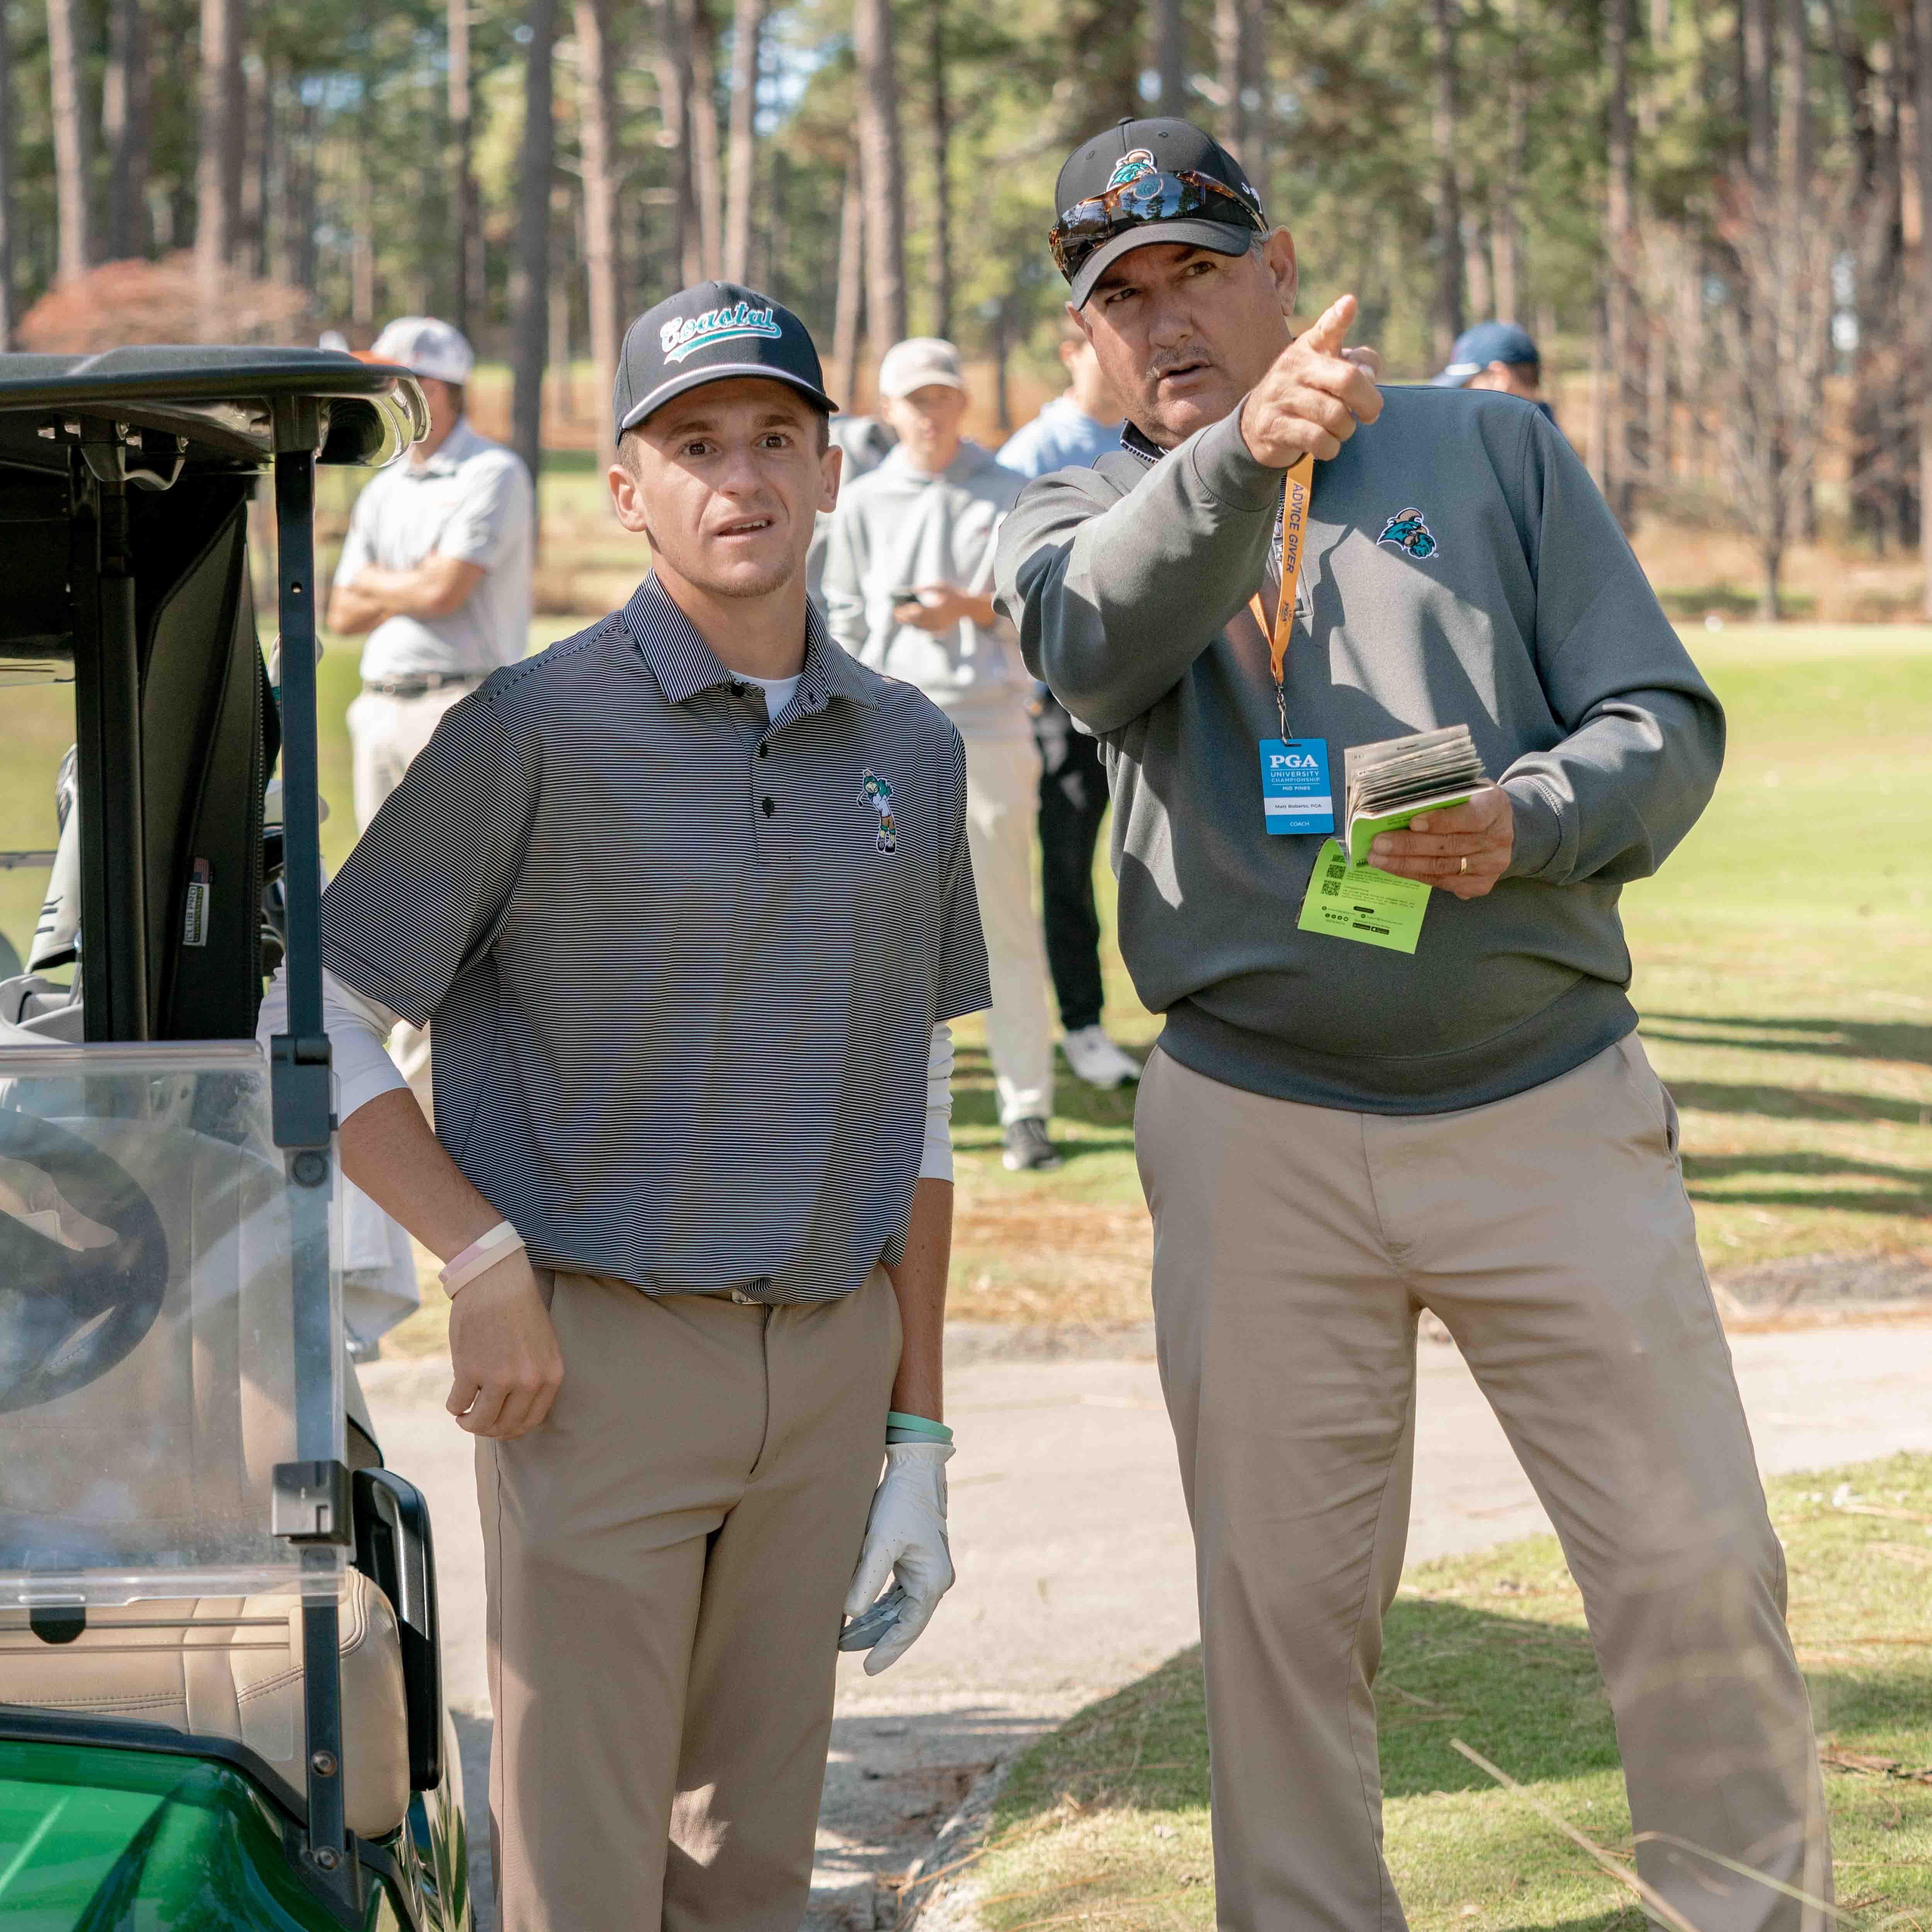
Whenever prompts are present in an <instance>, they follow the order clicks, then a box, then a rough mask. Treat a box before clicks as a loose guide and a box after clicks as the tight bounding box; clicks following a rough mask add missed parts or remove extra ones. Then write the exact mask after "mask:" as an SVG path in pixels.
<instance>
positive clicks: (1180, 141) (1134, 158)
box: [1053, 117, 1268, 308]
mask: <svg viewBox="0 0 1932 1932" xmlns="http://www.w3.org/2000/svg"><path fill="white" fill-rule="evenodd" d="M1184 172H1185V173H1193V174H1199V175H1206V176H1207V177H1208V178H1209V179H1210V180H1211V181H1219V182H1220V183H1221V184H1223V186H1224V187H1228V188H1231V189H1232V190H1233V191H1234V193H1235V194H1236V195H1238V196H1239V197H1240V198H1241V201H1242V202H1244V203H1245V204H1246V205H1247V208H1248V210H1249V211H1250V213H1251V214H1253V217H1254V219H1253V223H1252V224H1250V223H1249V222H1247V221H1246V220H1244V219H1243V218H1242V217H1241V213H1240V211H1239V210H1238V209H1237V208H1235V207H1234V206H1233V205H1232V203H1230V204H1228V207H1227V215H1226V218H1225V219H1223V218H1222V217H1218V216H1217V215H1216V214H1214V212H1213V206H1214V203H1215V202H1219V201H1220V197H1219V196H1214V197H1212V198H1211V202H1210V204H1209V205H1208V206H1207V207H1204V208H1200V209H1198V210H1196V211H1192V212H1190V213H1189V214H1184V215H1179V216H1176V217H1174V218H1173V219H1172V220H1167V219H1160V218H1155V219H1152V220H1141V221H1139V222H1136V223H1133V225H1131V226H1125V227H1124V228H1122V229H1121V231H1120V232H1119V233H1117V234H1114V235H1112V236H1109V238H1108V239H1106V241H1104V242H1102V243H1101V244H1100V246H1099V247H1098V248H1096V249H1094V251H1093V253H1092V254H1090V255H1088V256H1087V257H1085V259H1084V260H1082V261H1081V262H1080V263H1079V265H1078V266H1076V268H1075V269H1073V272H1072V273H1071V274H1070V275H1068V277H1067V280H1068V281H1069V282H1070V284H1071V285H1072V294H1073V305H1074V307H1075V308H1081V307H1083V306H1084V305H1085V302H1086V300H1087V298H1088V296H1090V295H1091V294H1092V293H1094V284H1095V283H1096V282H1097V281H1099V280H1100V277H1101V275H1102V274H1103V272H1105V271H1106V269H1107V268H1108V266H1109V265H1110V264H1111V263H1115V262H1118V260H1120V259H1121V257H1122V256H1123V255H1124V254H1127V253H1129V252H1130V251H1131V250H1133V249H1136V248H1145V247H1146V246H1147V245H1148V244H1149V243H1151V242H1171V243H1172V242H1178V243H1181V244H1182V245H1184V246H1189V247H1193V248H1211V249H1213V250H1214V252H1215V253H1216V254H1217V255H1244V254H1247V250H1248V245H1249V244H1250V242H1253V239H1255V236H1256V233H1262V234H1265V233H1267V232H1268V217H1267V216H1266V215H1265V214H1263V213H1262V198H1261V196H1259V195H1258V194H1257V193H1256V192H1255V190H1254V189H1253V186H1252V185H1251V184H1250V182H1249V180H1248V178H1247V175H1245V174H1244V173H1243V172H1242V171H1241V163H1240V162H1238V160H1235V157H1234V156H1233V155H1232V154H1229V151H1227V149H1226V148H1224V147H1223V146H1222V145H1221V144H1220V142H1219V141H1217V140H1216V139H1214V136H1212V135H1211V134H1208V133H1203V132H1202V130H1201V129H1200V128H1199V127H1196V126H1195V124H1194V123H1193V121H1181V120H1176V119H1172V118H1166V117H1160V118H1154V119H1151V120H1145V121H1121V122H1120V123H1119V124H1118V125H1117V126H1115V127H1109V129H1108V130H1107V131H1106V133H1104V134H1096V135H1095V136H1094V138H1093V139H1091V141H1088V142H1083V143H1082V145H1080V146H1079V147H1078V148H1075V149H1074V151H1073V154H1071V155H1070V157H1068V160H1067V165H1066V166H1064V167H1063V168H1062V169H1061V171H1060V178H1059V180H1058V181H1057V182H1056V183H1055V184H1054V190H1053V205H1054V206H1055V208H1056V209H1057V210H1058V211H1059V218H1060V220H1063V221H1064V220H1065V218H1066V217H1067V213H1068V211H1070V210H1071V209H1072V208H1074V207H1075V206H1076V205H1077V204H1078V203H1079V202H1083V201H1087V200H1090V199H1094V198H1095V197H1097V196H1101V195H1103V194H1105V193H1106V192H1107V191H1108V190H1109V189H1110V188H1115V187H1121V186H1123V185H1124V184H1126V183H1127V182H1128V181H1132V180H1133V178H1135V177H1136V175H1140V174H1163V175H1178V174H1181V173H1184Z"/></svg>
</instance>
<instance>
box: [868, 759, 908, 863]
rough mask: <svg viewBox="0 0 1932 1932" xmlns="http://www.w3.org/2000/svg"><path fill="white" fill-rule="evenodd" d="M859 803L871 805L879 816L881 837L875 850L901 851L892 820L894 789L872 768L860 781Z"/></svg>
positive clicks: (896, 828)
mask: <svg viewBox="0 0 1932 1932" xmlns="http://www.w3.org/2000/svg"><path fill="white" fill-rule="evenodd" d="M859 803H860V804H861V805H870V806H871V808H872V809H873V810H874V811H875V812H877V814H878V815H879V835H878V838H877V840H876V841H874V846H873V849H874V850H875V851H879V852H896V851H897V850H898V849H899V829H898V825H897V824H896V823H894V821H893V818H892V786H891V785H890V784H889V783H888V782H887V781H886V780H885V779H884V778H880V775H878V773H877V772H875V771H874V770H873V769H871V766H867V767H866V769H865V776H864V777H863V778H861V779H860V780H859Z"/></svg>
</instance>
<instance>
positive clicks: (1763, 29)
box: [1738, 0, 1775, 183]
mask: <svg viewBox="0 0 1932 1932" xmlns="http://www.w3.org/2000/svg"><path fill="white" fill-rule="evenodd" d="M1771 6H1772V0H1738V42H1739V52H1740V55H1741V56H1742V68H1741V72H1740V79H1741V81H1742V86H1743V88H1744V96H1745V99H1744V108H1745V160H1746V162H1747V163H1748V165H1749V166H1750V169H1751V178H1752V180H1753V181H1757V182H1760V183H1763V182H1765V181H1769V180H1770V178H1771V167H1772V143H1773V140H1774V138H1775V136H1774V133H1773V129H1772V109H1771V79H1772V76H1771V67H1772V62H1771Z"/></svg>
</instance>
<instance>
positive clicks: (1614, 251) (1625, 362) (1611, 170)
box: [1604, 0, 1637, 530]
mask: <svg viewBox="0 0 1932 1932" xmlns="http://www.w3.org/2000/svg"><path fill="white" fill-rule="evenodd" d="M1632 24H1633V23H1632V20H1631V0H1607V4H1606V5H1605V6H1604V54H1605V56H1606V61H1607V65H1608V67H1609V69H1610V98H1609V101H1608V103H1607V107H1608V116H1607V118H1608V123H1609V125H1608V148H1609V152H1608V156H1607V160H1608V168H1607V174H1608V181H1607V189H1608V192H1607V196H1606V198H1605V203H1604V259H1605V260H1606V262H1607V263H1608V265H1609V271H1608V278H1607V286H1606V287H1605V290H1604V338H1605V341H1604V351H1605V356H1606V359H1607V362H1608V364H1609V367H1608V368H1607V371H1606V372H1605V373H1606V375H1607V379H1608V380H1607V389H1608V397H1607V401H1608V406H1609V418H1608V423H1607V429H1608V434H1607V439H1606V442H1605V445H1604V495H1605V496H1607V497H1608V498H1609V499H1610V509H1611V511H1612V513H1613V514H1614V515H1615V516H1616V520H1617V521H1618V522H1619V523H1621V524H1622V526H1624V528H1625V529H1626V530H1628V529H1629V528H1630V527H1631V521H1632V519H1633V518H1634V516H1635V514H1636V510H1637V478H1636V473H1635V472H1636V464H1635V460H1634V452H1632V449H1631V410H1630V392H1631V376H1632V374H1633V371H1632V368H1631V364H1632V362H1633V361H1634V358H1635V356H1636V353H1637V344H1636V340H1635V338H1636V331H1635V329H1634V326H1633V325H1634V319H1635V318H1634V313H1633V311H1634V308H1635V303H1634V300H1633V296H1632V290H1631V263H1632V262H1633V261H1634V260H1635V259H1636V254H1637V208H1636V185H1637V184H1636V160H1635V154H1636V148H1635V143H1634V142H1633V140H1632V139H1631V83H1630V40H1631V26H1632Z"/></svg>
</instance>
